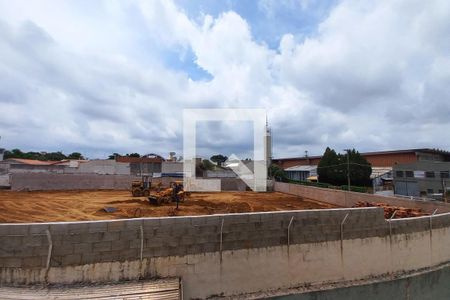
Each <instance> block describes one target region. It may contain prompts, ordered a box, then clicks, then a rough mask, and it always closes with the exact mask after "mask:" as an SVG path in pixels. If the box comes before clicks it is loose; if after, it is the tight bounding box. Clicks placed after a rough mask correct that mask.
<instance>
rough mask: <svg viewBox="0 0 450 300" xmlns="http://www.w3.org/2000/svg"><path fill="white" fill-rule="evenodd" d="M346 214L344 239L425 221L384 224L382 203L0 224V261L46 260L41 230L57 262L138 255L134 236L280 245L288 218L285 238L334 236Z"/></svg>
mask: <svg viewBox="0 0 450 300" xmlns="http://www.w3.org/2000/svg"><path fill="white" fill-rule="evenodd" d="M347 214H348V218H347V220H346V222H345V224H344V227H343V229H344V230H343V237H344V239H363V238H368V237H374V236H378V237H386V236H388V235H389V232H390V230H391V231H392V233H393V234H403V233H411V232H416V231H426V230H429V229H430V221H429V219H430V218H429V217H423V218H414V219H404V220H395V221H394V222H392V224H391V226H390V228H391V229H390V228H389V225H388V222H386V221H385V219H384V217H383V211H382V209H381V208H356V209H332V210H310V211H287V212H270V213H248V214H229V215H212V216H199V217H164V218H138V219H130V220H112V221H91V222H67V223H65V222H62V223H41V224H0V268H25V269H26V268H44V267H46V259H47V255H48V251H49V245H50V242H49V237H48V236H47V232H49V233H50V238H51V241H52V253H51V261H50V266H51V267H62V266H71V265H85V264H92V263H99V262H113V261H131V260H137V259H139V258H140V251H141V242H143V244H142V246H143V248H142V251H143V253H142V255H143V257H144V258H152V257H164V256H185V255H190V254H201V253H208V252H217V251H219V250H220V249H222V250H223V251H226V250H237V249H251V248H265V247H272V246H284V245H287V243H288V235H287V229H288V226H289V223H290V222H291V219H292V218H293V219H292V223H291V227H290V233H289V239H290V244H307V243H319V242H328V241H336V240H340V238H341V231H340V224H341V222H342V220H343V219H344V217H345V215H347ZM222 222H223V225H222ZM432 226H433V228H434V229H436V228H442V227H449V226H450V214H448V215H442V216H435V217H434V219H433V223H432ZM141 228H142V233H143V236H142V238H143V239H141ZM221 232H222V234H221ZM221 236H222V245H221V242H220V238H221Z"/></svg>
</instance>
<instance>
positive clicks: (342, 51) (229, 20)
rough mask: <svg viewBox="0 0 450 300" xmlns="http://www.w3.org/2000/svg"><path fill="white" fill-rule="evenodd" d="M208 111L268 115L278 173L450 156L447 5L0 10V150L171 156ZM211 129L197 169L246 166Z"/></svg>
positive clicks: (114, 4) (237, 138) (390, 1)
mask: <svg viewBox="0 0 450 300" xmlns="http://www.w3.org/2000/svg"><path fill="white" fill-rule="evenodd" d="M219 107H220V108H264V109H266V110H267V114H268V118H269V122H270V125H271V127H272V132H273V136H274V156H275V157H286V156H299V155H303V154H304V151H305V150H308V152H309V154H311V155H313V154H322V153H323V151H324V148H325V147H326V146H331V147H333V148H335V149H337V150H338V151H341V150H342V149H344V148H349V147H350V148H352V147H355V148H356V149H358V150H360V151H375V150H388V149H405V148H411V147H432V148H433V147H436V148H443V149H447V150H449V149H450V1H448V0H435V1H433V0H430V1H423V0H399V1H395V0H387V1H380V0H376V1H369V0H368V1H353V0H349V1H346V0H344V1H312V0H311V1H310V0H298V1H295V0H261V1H238V0H236V1H230V0H228V1H225V0H224V1H213V0H211V1H200V0H197V1H192V0H189V1H188V0H186V1H175V2H172V1H168V0H161V1H157V0H155V1H153V0H149V1H142V2H140V1H112V0H108V1H90V0H89V1H56V0H53V1H18V0H15V1H10V0H0V136H2V139H1V140H0V147H4V148H8V149H11V148H21V149H23V150H27V151H29V150H49V151H58V150H61V151H64V152H73V151H80V152H82V153H84V154H86V155H87V156H89V157H91V158H94V157H99V158H101V157H106V156H107V155H108V154H110V153H112V152H119V153H126V152H139V153H141V154H143V153H150V152H154V153H160V154H162V155H164V156H167V155H168V152H169V151H175V152H177V154H181V153H182V110H183V108H219ZM210 125H211V126H209V125H208V124H206V126H205V124H203V125H200V128H203V129H204V130H203V131H201V132H202V133H203V134H202V135H201V136H200V137H198V140H199V144H201V154H202V155H208V153H211V154H212V153H216V152H221V153H223V154H226V155H229V154H230V153H231V152H234V153H237V154H241V155H244V156H245V155H246V154H247V153H248V149H250V148H251V146H252V144H251V141H250V142H249V140H251V138H248V137H251V134H252V130H251V126H247V125H248V124H246V125H245V126H241V125H242V124H217V123H213V124H210ZM222 125H223V126H222ZM228 125H231V127H230V126H228ZM230 128H231V129H232V130H230Z"/></svg>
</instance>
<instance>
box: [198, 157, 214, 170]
mask: <svg viewBox="0 0 450 300" xmlns="http://www.w3.org/2000/svg"><path fill="white" fill-rule="evenodd" d="M200 168H201V169H202V170H204V171H206V170H209V171H212V170H215V169H216V166H215V165H214V164H213V163H212V162H211V161H210V160H208V159H204V160H202V162H201V163H200Z"/></svg>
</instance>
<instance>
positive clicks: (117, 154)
mask: <svg viewBox="0 0 450 300" xmlns="http://www.w3.org/2000/svg"><path fill="white" fill-rule="evenodd" d="M117 156H120V154H119V153H116V152H114V153H113V154H111V155H110V156H108V159H116V157H117Z"/></svg>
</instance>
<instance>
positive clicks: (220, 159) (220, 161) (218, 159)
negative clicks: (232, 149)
mask: <svg viewBox="0 0 450 300" xmlns="http://www.w3.org/2000/svg"><path fill="white" fill-rule="evenodd" d="M210 159H211V161H213V162H215V163H216V164H217V165H218V166H219V167H221V166H222V164H223V163H224V162H226V161H227V159H228V157H227V156H224V155H222V154H216V155H213V156H211V157H210Z"/></svg>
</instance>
